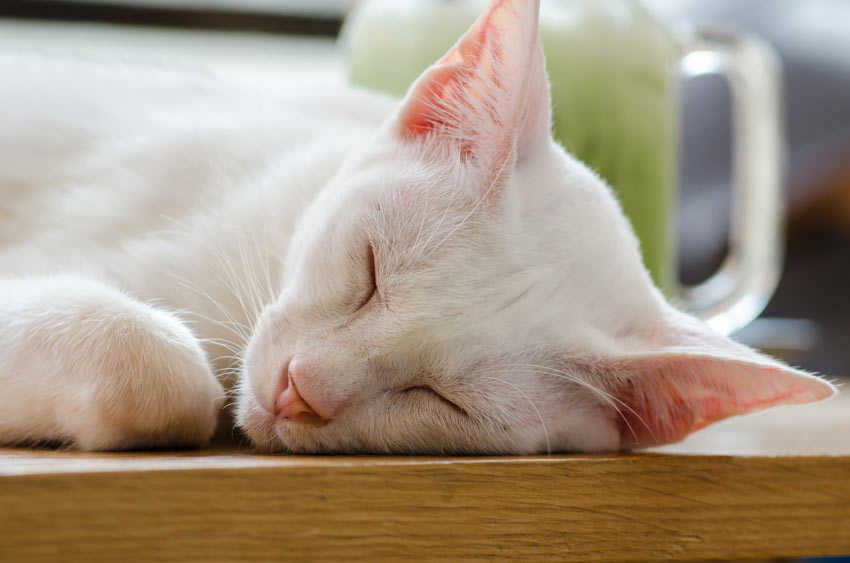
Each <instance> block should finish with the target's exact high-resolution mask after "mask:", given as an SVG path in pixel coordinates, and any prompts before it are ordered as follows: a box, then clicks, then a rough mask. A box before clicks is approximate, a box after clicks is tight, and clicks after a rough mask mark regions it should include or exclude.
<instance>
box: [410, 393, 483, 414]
mask: <svg viewBox="0 0 850 563" xmlns="http://www.w3.org/2000/svg"><path fill="white" fill-rule="evenodd" d="M411 391H425V392H427V393H430V394H431V395H433V396H435V397H436V398H438V399H439V400H440V401H442V402H443V403H444V404H445V405H446V406H448V407H449V408H451V409H452V410H454V411H455V412H457V413H458V414H462V415H463V416H466V417H468V416H469V413H468V412H466V409H464V408H463V407H461V406H460V405H458V404H457V403H455V402H454V401H451V400H449V399H447V398H446V396H445V395H443V394H442V393H440V392H439V391H437V390H436V389H434V388H433V387H431V386H430V385H412V386H410V387H407V388H405V389H402V391H401V392H402V393H409V392H411Z"/></svg>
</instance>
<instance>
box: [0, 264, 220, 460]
mask: <svg viewBox="0 0 850 563" xmlns="http://www.w3.org/2000/svg"><path fill="white" fill-rule="evenodd" d="M41 283H42V287H37V288H34V289H33V288H30V291H27V294H28V295H26V301H28V302H29V303H28V304H29V305H30V306H31V307H32V306H37V307H38V308H39V309H40V310H41V311H42V313H41V314H39V315H38V316H37V317H36V318H31V319H29V320H28V324H29V326H28V327H27V328H28V329H29V330H27V331H24V336H22V335H21V334H20V333H19V334H18V346H17V348H18V350H17V352H18V353H17V354H16V358H15V362H14V363H15V364H16V365H15V366H12V368H13V370H14V371H16V372H17V373H19V374H28V377H29V378H30V382H31V383H32V384H31V385H29V386H27V387H26V388H25V389H24V391H25V393H24V396H19V397H18V398H17V399H18V400H17V404H16V405H11V406H10V408H11V409H12V410H13V411H16V413H15V414H16V415H17V417H18V418H19V419H22V420H25V419H27V418H28V419H29V423H28V425H27V427H26V428H22V429H20V430H19V431H18V433H19V434H21V433H22V432H23V433H26V434H28V436H26V437H27V438H28V439H35V440H58V441H62V442H67V443H71V444H73V445H74V446H76V447H79V448H82V449H92V450H103V449H126V448H138V447H156V446H197V445H203V444H205V443H207V442H208V441H209V439H210V436H211V435H212V433H213V431H214V429H215V425H216V421H217V416H218V413H219V410H220V408H221V404H222V402H223V397H224V391H223V389H222V387H221V385H220V384H219V383H218V381H216V379H215V377H214V376H213V374H212V372H211V370H210V367H209V364H208V362H207V359H206V356H205V354H204V352H203V350H202V349H201V347H200V345H199V343H198V341H197V339H196V338H195V337H194V336H193V335H192V333H191V331H190V330H189V329H188V328H186V326H184V325H183V323H182V322H181V321H180V320H179V319H178V318H177V317H176V316H174V315H172V314H170V313H167V312H164V311H161V310H158V309H156V308H154V307H150V306H148V305H145V304H143V303H140V302H138V301H135V300H134V299H131V298H129V297H127V296H126V295H123V294H122V293H120V292H118V291H117V290H114V289H112V288H110V287H108V286H105V285H102V284H100V283H98V282H92V281H90V280H86V279H81V278H76V277H63V278H51V279H50V280H49V281H46V282H41ZM51 286H52V287H51ZM0 332H3V331H0ZM36 378H37V379H36Z"/></svg>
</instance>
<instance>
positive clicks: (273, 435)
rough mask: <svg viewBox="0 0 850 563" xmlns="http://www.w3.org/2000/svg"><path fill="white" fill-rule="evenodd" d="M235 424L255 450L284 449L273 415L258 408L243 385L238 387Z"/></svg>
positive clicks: (258, 405)
mask: <svg viewBox="0 0 850 563" xmlns="http://www.w3.org/2000/svg"><path fill="white" fill-rule="evenodd" d="M236 424H237V426H238V427H239V428H241V429H242V431H243V432H244V433H245V435H246V436H247V437H248V439H249V440H251V443H252V444H253V445H254V446H255V447H256V448H257V449H259V450H262V451H280V450H283V449H285V448H284V445H283V444H282V442H281V441H280V439H279V437H278V435H277V432H276V431H275V419H274V415H272V413H270V412H269V411H267V410H266V409H264V408H263V407H262V406H260V404H259V403H258V402H257V400H256V399H255V398H254V396H253V394H252V393H251V392H250V391H247V392H246V391H245V385H244V383H243V384H241V385H240V390H239V401H238V406H237V409H236Z"/></svg>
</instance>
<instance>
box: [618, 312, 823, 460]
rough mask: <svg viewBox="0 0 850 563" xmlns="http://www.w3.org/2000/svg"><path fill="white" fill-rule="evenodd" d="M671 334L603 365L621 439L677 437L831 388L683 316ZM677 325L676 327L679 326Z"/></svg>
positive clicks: (633, 443)
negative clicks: (653, 347)
mask: <svg viewBox="0 0 850 563" xmlns="http://www.w3.org/2000/svg"><path fill="white" fill-rule="evenodd" d="M670 330H671V335H672V336H671V337H672V338H673V339H675V340H676V342H671V343H670V344H668V345H666V346H658V347H657V348H658V349H657V351H654V352H647V353H639V354H634V355H628V356H625V357H621V358H618V359H616V360H612V361H610V363H608V365H607V366H606V367H605V370H606V371H607V372H608V373H609V374H616V375H615V377H616V381H617V383H616V384H615V385H614V386H612V388H611V390H612V391H613V395H614V399H615V403H616V404H617V408H618V410H619V411H620V417H621V418H620V420H621V425H620V434H621V440H620V442H621V445H622V447H624V448H633V447H648V446H654V445H659V444H665V443H669V442H677V441H679V440H681V439H682V438H684V437H685V436H687V435H688V434H690V433H691V432H694V431H696V430H699V429H700V428H703V427H705V426H708V425H709V424H711V423H713V422H717V421H718V420H721V419H724V418H727V417H729V416H734V415H738V414H746V413H751V412H755V411H759V410H762V409H765V408H768V407H773V406H778V405H790V404H796V403H808V402H812V401H818V400H821V399H826V398H828V397H831V396H832V395H834V394H835V392H836V391H835V388H834V387H833V386H832V385H830V384H829V383H827V382H826V381H824V380H822V379H819V378H817V377H815V376H812V375H809V374H807V373H805V372H802V371H799V370H796V369H793V368H791V367H788V366H786V365H784V364H782V363H780V362H778V361H776V360H773V359H772V358H768V357H767V356H763V355H761V354H758V353H757V352H754V351H753V350H750V349H749V348H747V347H745V346H742V345H740V344H737V343H735V342H732V341H731V340H729V339H727V338H724V337H722V336H720V335H718V334H716V333H714V332H712V331H711V329H709V328H708V327H705V326H701V325H697V324H696V321H693V323H691V322H686V323H684V324H682V325H681V326H673V327H671V328H670ZM676 331H678V333H676Z"/></svg>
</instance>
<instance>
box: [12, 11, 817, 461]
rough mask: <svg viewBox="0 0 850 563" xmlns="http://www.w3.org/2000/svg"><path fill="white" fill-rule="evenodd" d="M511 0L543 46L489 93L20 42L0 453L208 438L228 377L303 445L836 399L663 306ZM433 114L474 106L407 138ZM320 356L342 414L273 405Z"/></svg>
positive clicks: (520, 437) (518, 449)
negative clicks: (269, 84) (435, 95)
mask: <svg viewBox="0 0 850 563" xmlns="http://www.w3.org/2000/svg"><path fill="white" fill-rule="evenodd" d="M508 4H511V3H510V2H494V7H491V10H499V9H502V8H504V6H505V5H508ZM513 4H515V5H511V6H509V7H510V8H511V9H512V10H515V11H516V14H514V15H516V17H515V18H514V17H513V16H512V17H511V18H509V19H507V20H505V19H504V18H502V19H499V18H491V19H490V20H487V21H490V22H492V21H496V22H497V23H498V24H499V25H501V26H503V27H502V28H500V30H499V32H500V33H501V34H502V39H503V40H504V41H510V40H512V37H513V35H512V34H518V37H517V44H519V45H525V47H523V48H524V49H526V51H523V53H525V54H524V55H522V53H520V54H521V55H522V57H525V58H522V57H519V58H514V59H512V60H511V63H510V65H508V66H507V67H505V68H501V67H499V66H498V64H496V65H495V68H489V67H488V72H491V73H496V77H497V78H498V80H490V79H492V78H493V76H491V75H488V76H489V78H488V77H487V76H484V77H482V76H481V75H476V74H475V73H476V72H478V71H477V70H476V68H475V67H474V64H472V63H470V64H472V66H469V67H464V68H465V69H466V70H465V74H464V75H463V76H464V78H463V79H462V80H461V81H460V82H458V84H459V85H460V86H462V87H466V86H464V85H468V84H470V82H469V81H470V80H473V79H474V80H476V81H478V82H476V83H475V84H476V88H481V87H482V86H481V85H482V84H483V85H484V86H483V87H484V88H485V89H487V88H489V87H488V86H487V85H488V84H490V85H492V84H495V83H498V84H499V87H498V88H496V89H495V90H494V89H492V88H491V89H490V90H487V91H486V92H483V95H480V96H476V98H475V100H476V103H478V104H488V105H487V107H486V108H484V109H482V107H481V106H480V105H479V106H475V107H472V106H470V105H469V104H462V103H461V104H457V103H455V102H456V100H455V102H452V101H451V100H448V101H447V100H443V101H439V100H437V101H431V103H428V104H421V103H419V98H416V92H418V91H421V90H417V87H414V89H413V90H412V94H411V97H410V99H408V100H407V101H406V102H404V103H403V104H402V106H400V107H398V108H396V107H395V104H394V103H393V102H391V101H390V100H387V99H384V98H382V97H380V96H377V95H374V94H368V93H365V92H361V91H357V90H341V91H338V92H312V93H304V92H298V93H279V92H256V91H252V90H250V89H248V88H246V87H242V86H239V85H238V84H226V83H223V82H220V81H218V80H216V79H214V78H211V77H206V76H204V75H200V74H199V75H190V74H186V73H181V72H176V71H173V70H169V69H162V68H154V67H143V66H132V65H126V64H121V65H112V64H104V63H96V62H84V61H79V60H59V59H55V58H45V57H40V56H33V55H22V54H16V55H5V56H0V75H2V76H16V80H15V81H13V82H11V83H10V84H9V85H8V86H7V85H4V88H3V89H2V90H0V123H2V124H3V127H0V198H2V199H0V219H2V221H0V273H2V275H3V276H5V277H4V278H0V280H2V281H0V296H2V301H0V338H2V341H3V342H4V346H3V348H2V349H0V366H2V368H0V389H2V395H0V413H2V419H0V442H5V443H10V442H22V441H28V440H36V441H37V440H58V441H63V442H69V443H73V444H76V445H78V446H80V447H84V448H124V447H133V446H139V445H163V444H199V443H203V442H204V441H206V440H207V439H208V437H209V435H210V434H211V433H212V431H213V426H214V420H215V416H216V413H217V412H218V410H219V408H220V404H221V401H222V390H221V386H220V385H219V383H218V382H216V380H215V378H214V377H213V375H212V371H215V372H216V374H217V375H218V376H219V380H220V381H221V382H222V383H223V384H224V385H225V386H226V387H231V386H232V385H233V380H234V377H233V376H234V374H236V373H238V374H239V380H240V383H239V385H238V419H239V424H240V426H241V427H242V428H243V429H244V431H245V432H246V434H247V435H248V436H249V438H251V440H253V441H254V442H255V443H256V444H257V445H259V446H260V447H262V448H265V449H272V450H289V451H297V452H316V451H351V452H364V451H368V452H415V453H428V452H431V453H441V452H455V453H485V452H488V453H532V452H540V451H547V450H551V451H554V450H587V451H598V450H612V449H618V448H621V447H630V446H634V445H647V444H651V443H660V442H664V441H669V440H675V439H679V438H681V436H682V433H683V432H687V431H690V430H692V429H694V428H696V427H698V426H699V425H700V424H702V423H707V422H710V421H711V420H714V419H717V418H720V417H722V416H728V415H730V414H737V413H739V412H746V411H749V410H755V409H756V408H763V407H764V406H768V405H770V404H780V403H783V402H801V401H806V400H814V399H818V398H822V397H825V396H828V395H830V394H831V393H832V392H833V391H832V388H831V387H830V386H829V385H828V384H827V383H825V382H822V381H821V380H818V379H816V378H813V377H811V376H808V375H806V374H803V373H802V372H798V371H796V370H792V369H790V368H787V366H784V365H781V364H779V363H778V362H776V361H774V360H771V359H769V358H766V357H764V356H760V355H758V354H756V353H755V352H753V351H751V350H748V349H746V348H744V347H743V346H740V345H737V344H734V343H732V342H731V341H728V340H727V339H725V338H723V337H721V336H719V335H716V334H714V333H713V332H711V331H710V329H708V328H707V327H705V326H703V325H702V324H701V323H699V322H697V321H695V320H694V319H691V318H690V317H688V316H686V315H684V314H682V313H680V312H678V311H676V310H675V309H673V308H672V307H670V306H669V305H668V304H667V303H666V302H665V301H664V299H663V298H662V297H661V295H660V293H659V292H658V291H657V290H656V289H655V288H654V287H653V286H652V284H651V282H650V280H649V277H648V275H647V273H646V271H645V270H644V268H643V266H642V265H641V261H640V255H639V249H638V245H637V241H636V239H635V238H634V236H633V234H632V232H631V229H630V227H629V225H628V222H627V220H626V219H625V218H624V217H623V215H622V213H621V211H620V209H619V206H618V205H617V202H616V200H615V198H614V197H613V195H612V193H611V192H610V190H609V189H608V188H607V186H605V185H604V184H603V183H602V182H601V181H600V180H599V179H598V178H597V177H596V176H595V175H594V174H593V173H591V172H590V171H589V170H588V169H587V168H585V167H584V166H583V165H582V164H580V163H579V162H577V161H576V160H575V159H573V158H572V157H571V156H569V155H568V154H566V153H565V152H564V151H563V149H562V148H561V147H559V146H558V145H556V144H555V143H554V141H552V139H551V136H550V135H549V132H548V109H547V108H548V87H547V84H546V78H545V73H544V72H543V70H542V64H543V62H542V57H541V56H540V51H539V46H538V45H539V42H538V40H537V38H536V5H535V4H534V3H533V2H514V3H513ZM523 10H525V11H523ZM532 10H533V13H531V12H530V11H532ZM512 13H513V12H512ZM529 14H530V15H529ZM497 15H498V14H497ZM506 21H507V23H505V22H506ZM532 22H533V23H532ZM514 28H516V29H514ZM470 33H472V32H470ZM470 38H472V39H470ZM471 40H474V34H473V35H469V36H468V37H467V38H466V39H465V41H471ZM496 62H498V61H496ZM473 63H474V61H473ZM467 71H468V72H467ZM499 73H503V74H502V75H499ZM517 73H519V74H518V75H517ZM438 74H439V73H437V74H431V75H429V74H428V73H426V75H425V76H423V78H422V79H421V83H420V86H421V87H422V88H428V87H429V80H432V79H433V76H436V75H438ZM440 76H443V75H440ZM470 76H472V77H473V78H472V79H471V78H469V77H470ZM429 77H431V78H429ZM481 80H483V81H481ZM500 89H501V90H500ZM461 91H462V88H461ZM453 103H454V105H453ZM411 104H418V105H416V106H413V105H411ZM476 107H477V108H478V109H477V110H476ZM464 108H465V109H464ZM467 110H468V111H467ZM419 111H426V112H427V111H438V112H440V117H441V119H452V118H453V117H454V118H457V120H458V121H457V122H455V123H453V124H446V123H444V124H443V126H441V127H436V128H435V129H434V130H433V131H430V132H427V133H426V134H422V135H413V136H410V135H405V134H404V132H403V127H400V123H404V120H405V119H407V116H409V114H410V113H411V112H414V113H415V112H419ZM493 115H498V116H502V117H504V118H505V119H500V120H496V121H498V123H499V125H498V126H494V125H493V123H492V122H490V121H488V120H492V116H493ZM488 116H489V117H488ZM475 120H478V121H475ZM482 120H484V121H482ZM459 147H464V148H459ZM468 147H474V150H472V151H471V152H470V151H469V150H468ZM505 147H507V150H505ZM485 149H487V150H485ZM470 154H471V156H470ZM370 248H371V249H372V251H373V252H374V256H375V267H376V281H377V292H376V293H375V294H374V296H372V297H371V298H370V295H371V294H372V289H373V288H372V282H371V280H370V274H369V271H368V270H369V268H368V253H369V249H370ZM366 300H368V302H366V304H365V306H363V307H360V306H361V305H362V304H363V303H364V301H366ZM168 311H172V312H168ZM202 348H203V350H204V351H202ZM295 356H297V357H298V358H299V361H300V362H301V364H302V365H304V366H306V369H307V373H309V374H310V377H309V379H307V380H305V381H299V390H300V391H301V392H302V393H303V394H305V396H309V397H310V399H311V400H312V401H314V402H315V404H316V405H317V406H319V405H321V406H326V405H331V406H333V407H334V412H335V414H334V416H333V418H332V419H331V420H330V422H328V423H327V424H324V425H310V424H305V423H299V422H294V421H291V420H285V419H276V418H275V417H274V416H273V415H272V413H271V411H272V406H273V404H274V401H275V393H276V391H277V390H278V389H279V384H280V380H281V377H282V376H283V375H285V374H282V373H281V370H282V369H283V366H284V365H286V364H287V362H288V361H289V360H290V359H291V358H293V357H295ZM207 358H209V361H208V360H207ZM240 358H243V359H244V365H241V364H240V363H239V359H240ZM428 388H430V389H432V390H433V391H429V390H428ZM436 393H439V395H440V396H442V397H443V398H444V399H447V400H448V401H450V402H451V403H454V405H455V406H452V405H450V404H449V403H448V402H447V401H446V400H444V399H443V398H441V397H440V396H438V395H437V394H436ZM683 397H684V398H685V399H688V400H693V402H694V404H693V405H690V403H689V405H690V406H689V409H690V410H688V411H687V413H685V414H687V415H688V416H690V415H691V414H692V413H695V414H693V416H691V418H690V419H688V417H687V416H685V414H683V413H682V412H680V411H679V410H677V409H678V408H679V407H678V405H680V404H681V403H682V402H683ZM718 397H719V399H718ZM718 401H719V402H721V403H722V404H723V405H725V406H724V407H723V408H722V409H721V410H719V411H718V410H717V409H716V407H715V406H713V405H715V403H717V402H718ZM685 402H687V401H685ZM707 405H708V406H707ZM703 418H705V419H706V420H703ZM685 419H687V420H685ZM709 419H710V420H709ZM683 420H684V422H682V421H683Z"/></svg>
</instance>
